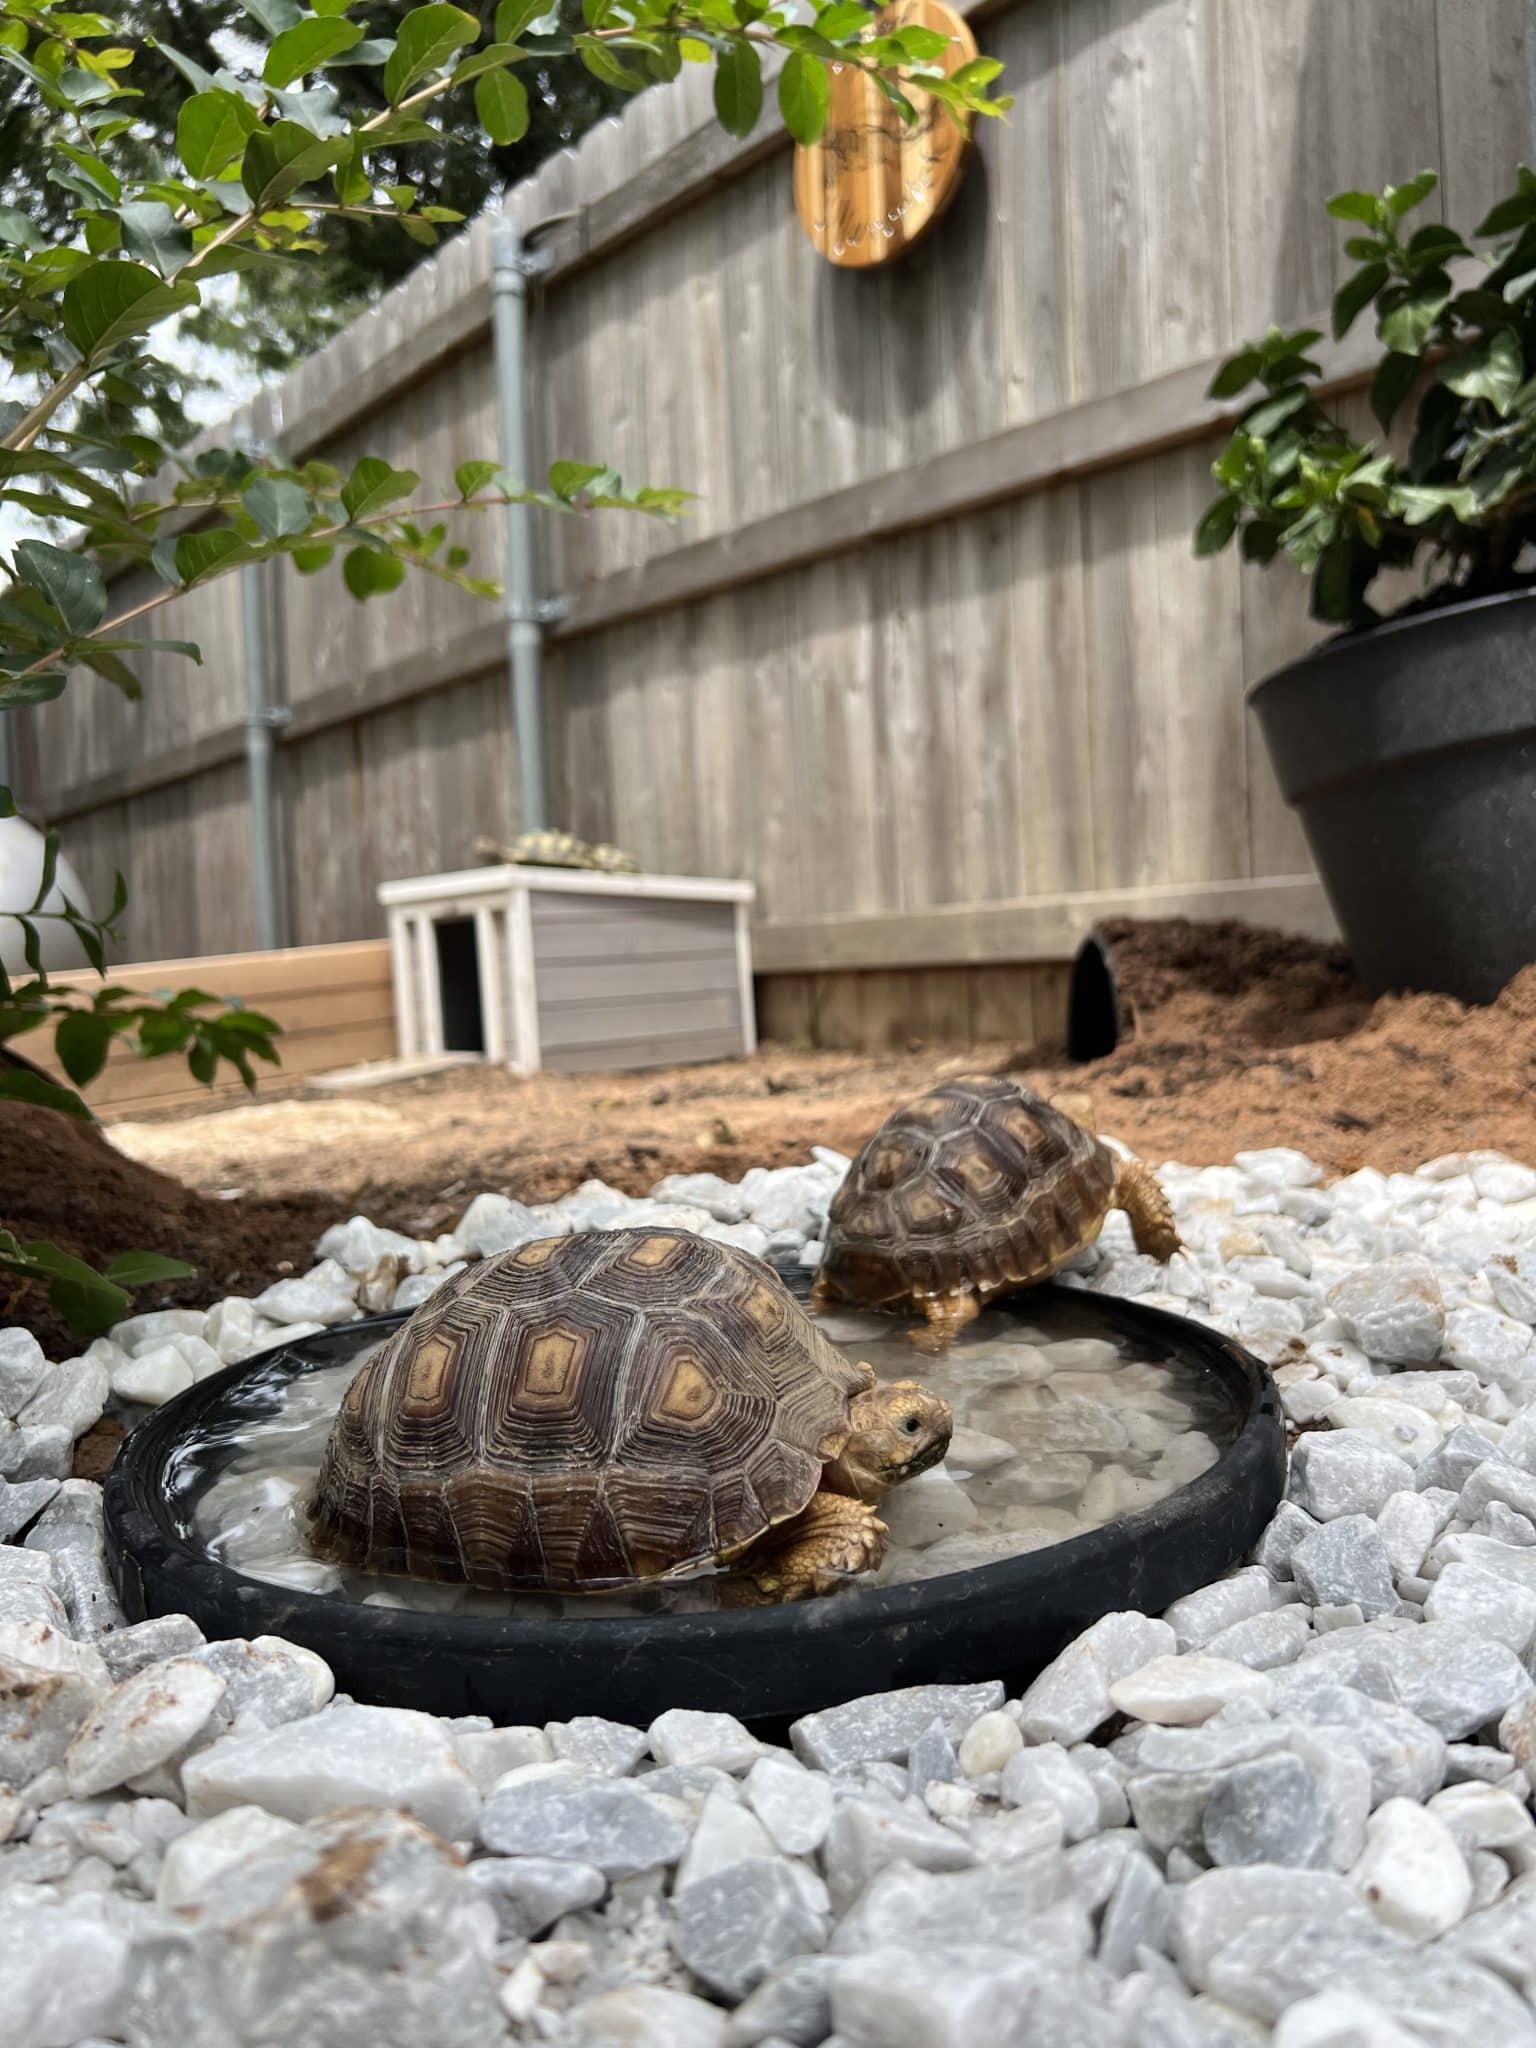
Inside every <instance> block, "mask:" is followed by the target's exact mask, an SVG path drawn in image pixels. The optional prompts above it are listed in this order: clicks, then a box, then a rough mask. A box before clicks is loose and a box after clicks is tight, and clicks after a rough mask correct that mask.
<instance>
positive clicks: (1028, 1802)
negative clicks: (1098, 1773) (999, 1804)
mask: <svg viewBox="0 0 1536 2048" xmlns="http://www.w3.org/2000/svg"><path fill="white" fill-rule="evenodd" d="M999 1790H1000V1792H1001V1796H1002V1798H1003V1801H1004V1803H1005V1804H1006V1805H1009V1806H1035V1805H1039V1804H1042V1803H1044V1804H1046V1805H1049V1806H1054V1807H1055V1808H1056V1810H1057V1812H1058V1813H1059V1814H1060V1815H1061V1834H1062V1840H1063V1841H1065V1842H1080V1841H1082V1840H1083V1838H1084V1837H1085V1836H1087V1835H1091V1834H1095V1833H1097V1831H1098V1827H1099V1795H1098V1791H1097V1788H1096V1787H1095V1785H1094V1782H1093V1780H1092V1779H1091V1778H1090V1777H1089V1776H1088V1774H1087V1772H1086V1771H1084V1770H1083V1768H1082V1766H1081V1765H1080V1764H1078V1763H1077V1762H1076V1761H1075V1759H1074V1758H1072V1757H1070V1756H1069V1755H1068V1754H1067V1752H1066V1751H1065V1750H1064V1749H1063V1748H1062V1746H1061V1745H1060V1743H1056V1742H1045V1743H1040V1744H1038V1745H1036V1746H1035V1747H1033V1748H1030V1749H1020V1750H1019V1752H1018V1753H1017V1754H1016V1755H1015V1756H1013V1757H1011V1758H1010V1759H1009V1761H1008V1763H1007V1765H1006V1767H1005V1768H1004V1771H1003V1777H1002V1784H1001V1786H1000V1787H999Z"/></svg>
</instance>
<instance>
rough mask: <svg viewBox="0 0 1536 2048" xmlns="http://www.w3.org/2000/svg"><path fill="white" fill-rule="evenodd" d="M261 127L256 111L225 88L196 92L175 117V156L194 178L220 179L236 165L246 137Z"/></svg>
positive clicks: (183, 102) (237, 94) (184, 101)
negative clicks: (233, 164)
mask: <svg viewBox="0 0 1536 2048" xmlns="http://www.w3.org/2000/svg"><path fill="white" fill-rule="evenodd" d="M260 126H261V120H260V117H259V116H258V114H257V112H256V109H255V108H254V107H253V106H251V105H250V103H249V102H248V101H247V100H244V99H242V98H241V97H240V95H239V93H237V92H226V91H225V90H224V89H223V87H222V86H218V87H215V88H214V90H213V91H212V92H199V93H194V94H193V95H192V97H191V98H190V99H188V100H183V101H182V103H181V112H180V113H179V114H178V115H177V116H176V153H177V155H178V156H179V157H180V158H181V160H182V162H183V163H184V164H185V165H186V167H187V170H188V171H189V172H190V173H191V175H192V176H193V177H194V178H217V177H220V176H222V174H223V173H224V172H225V171H227V170H228V169H229V167H230V165H231V164H232V163H235V162H236V161H237V160H238V159H239V157H240V155H241V153H242V152H243V150H244V148H245V143H246V137H247V136H249V135H251V134H253V133H254V131H255V130H256V129H257V128H259V127H260Z"/></svg>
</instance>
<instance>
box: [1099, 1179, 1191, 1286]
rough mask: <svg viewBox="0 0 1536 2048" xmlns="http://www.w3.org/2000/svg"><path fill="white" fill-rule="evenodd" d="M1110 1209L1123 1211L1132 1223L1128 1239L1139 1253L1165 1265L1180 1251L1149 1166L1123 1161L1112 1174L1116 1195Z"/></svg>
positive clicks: (1166, 1205) (1168, 1211)
mask: <svg viewBox="0 0 1536 2048" xmlns="http://www.w3.org/2000/svg"><path fill="white" fill-rule="evenodd" d="M1109 1201H1110V1207H1111V1208H1113V1209H1123V1210H1124V1211H1125V1213H1126V1215H1127V1216H1129V1217H1130V1219H1131V1235H1132V1236H1133V1237H1134V1238H1135V1240H1136V1249H1137V1251H1139V1252H1148V1253H1150V1255H1151V1256H1152V1257H1153V1258H1154V1259H1162V1260H1163V1261H1165V1262H1166V1261H1167V1260H1169V1259H1171V1258H1172V1257H1173V1255H1174V1253H1175V1252H1176V1251H1179V1250H1181V1249H1182V1248H1183V1239H1182V1238H1181V1237H1180V1236H1179V1232H1178V1226H1177V1225H1176V1224H1175V1222H1174V1220H1173V1210H1172V1208H1171V1207H1170V1206H1169V1202H1168V1197H1167V1195H1166V1194H1165V1193H1164V1192H1163V1184H1162V1182H1161V1181H1160V1180H1159V1179H1158V1177H1157V1175H1156V1174H1155V1173H1154V1172H1153V1171H1152V1169H1151V1167H1150V1166H1145V1165H1143V1163H1142V1162H1141V1160H1139V1159H1122V1160H1121V1161H1120V1164H1119V1168H1118V1170H1117V1172H1116V1174H1115V1191H1114V1193H1113V1194H1112V1195H1111V1196H1110V1198H1109Z"/></svg>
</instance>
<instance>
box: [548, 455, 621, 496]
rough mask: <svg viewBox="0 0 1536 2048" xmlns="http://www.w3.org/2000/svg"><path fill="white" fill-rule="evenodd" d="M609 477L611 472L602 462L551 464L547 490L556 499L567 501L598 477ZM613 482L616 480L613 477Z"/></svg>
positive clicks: (594, 481)
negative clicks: (549, 490) (548, 489)
mask: <svg viewBox="0 0 1536 2048" xmlns="http://www.w3.org/2000/svg"><path fill="white" fill-rule="evenodd" d="M611 475H612V471H611V470H610V469H609V468H608V466H607V464H606V463H602V462H552V463H551V464H550V465H549V488H550V489H551V490H552V491H553V492H554V494H555V496H556V497H557V498H564V499H567V500H569V499H571V498H574V497H575V496H576V495H577V494H578V493H579V492H581V491H584V490H585V489H586V488H587V486H588V484H592V483H596V482H597V480H598V478H599V477H607V476H611ZM614 481H615V482H617V481H618V479H617V478H616V477H615V478H614Z"/></svg>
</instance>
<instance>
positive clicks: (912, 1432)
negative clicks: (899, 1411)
mask: <svg viewBox="0 0 1536 2048" xmlns="http://www.w3.org/2000/svg"><path fill="white" fill-rule="evenodd" d="M901 1426H902V1429H903V1430H904V1431H905V1433H906V1434H907V1435H908V1436H916V1435H917V1432H918V1430H919V1429H920V1428H921V1427H922V1425H921V1424H920V1423H919V1421H918V1419H917V1417H916V1416H915V1415H909V1416H908V1417H907V1419H906V1421H905V1422H904V1423H903V1424H902V1425H901Z"/></svg>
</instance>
